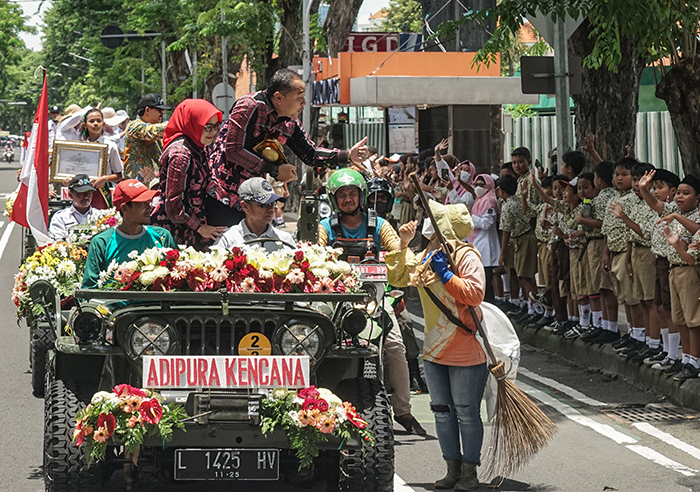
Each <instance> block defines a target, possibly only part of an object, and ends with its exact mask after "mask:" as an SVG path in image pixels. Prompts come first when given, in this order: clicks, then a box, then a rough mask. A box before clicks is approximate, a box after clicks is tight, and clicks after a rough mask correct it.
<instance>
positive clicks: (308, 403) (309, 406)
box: [301, 398, 318, 411]
mask: <svg viewBox="0 0 700 492" xmlns="http://www.w3.org/2000/svg"><path fill="white" fill-rule="evenodd" d="M317 401H318V400H314V399H312V398H307V399H306V400H304V403H302V404H301V409H302V410H306V411H311V410H315V409H316V408H318V407H317V406H316V402H317Z"/></svg>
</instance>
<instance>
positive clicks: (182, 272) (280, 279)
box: [98, 244, 359, 293]
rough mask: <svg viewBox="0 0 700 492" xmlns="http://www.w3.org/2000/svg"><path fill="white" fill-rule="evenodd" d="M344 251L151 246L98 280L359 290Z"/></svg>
mask: <svg viewBox="0 0 700 492" xmlns="http://www.w3.org/2000/svg"><path fill="white" fill-rule="evenodd" d="M340 253H341V251H340V250H337V249H333V248H329V247H325V246H318V245H311V244H302V245H300V246H299V247H297V249H295V250H292V249H285V250H279V251H275V252H273V253H269V252H268V251H266V250H265V249H264V248H262V247H260V246H259V245H255V246H242V247H240V248H238V247H234V248H233V249H232V250H230V251H229V250H225V249H223V248H217V247H212V248H211V251H210V252H208V253H202V252H200V251H196V250H195V249H193V248H191V247H189V248H186V249H183V250H176V249H169V248H150V249H147V250H146V251H144V252H143V253H141V254H140V255H137V254H136V253H135V252H132V254H131V255H130V258H132V260H131V261H127V262H124V263H121V264H119V263H116V262H113V263H112V264H111V265H110V266H109V268H108V269H107V271H106V272H102V273H101V274H100V279H99V281H98V286H99V287H100V288H103V289H112V290H151V291H171V290H191V291H196V292H201V291H210V290H219V289H222V288H225V289H226V290H228V291H229V292H267V293H285V292H298V293H302V292H306V293H312V292H316V293H329V292H340V293H346V292H355V290H356V289H357V288H358V285H359V284H358V278H359V277H358V274H357V272H356V271H355V270H354V269H353V268H352V267H351V266H350V265H349V264H348V263H346V262H344V261H340V260H338V256H339V255H340Z"/></svg>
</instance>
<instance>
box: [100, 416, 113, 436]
mask: <svg viewBox="0 0 700 492" xmlns="http://www.w3.org/2000/svg"><path fill="white" fill-rule="evenodd" d="M97 427H98V428H99V427H102V428H104V429H107V437H109V436H111V435H112V434H113V433H114V429H116V427H117V419H116V418H114V415H112V413H111V412H110V413H106V414H105V413H101V414H100V416H99V417H97Z"/></svg>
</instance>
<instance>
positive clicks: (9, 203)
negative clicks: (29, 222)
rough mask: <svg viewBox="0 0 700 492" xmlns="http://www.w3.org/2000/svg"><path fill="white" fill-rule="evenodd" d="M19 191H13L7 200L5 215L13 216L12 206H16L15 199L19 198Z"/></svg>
mask: <svg viewBox="0 0 700 492" xmlns="http://www.w3.org/2000/svg"><path fill="white" fill-rule="evenodd" d="M17 193H18V192H17V191H13V192H12V193H10V195H9V196H8V197H7V200H5V217H12V208H13V207H14V206H15V200H16V199H17Z"/></svg>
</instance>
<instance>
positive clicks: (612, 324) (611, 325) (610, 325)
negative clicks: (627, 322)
mask: <svg viewBox="0 0 700 492" xmlns="http://www.w3.org/2000/svg"><path fill="white" fill-rule="evenodd" d="M608 330H610V331H612V332H613V333H618V331H619V330H618V329H617V321H611V320H608Z"/></svg>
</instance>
